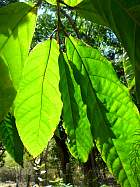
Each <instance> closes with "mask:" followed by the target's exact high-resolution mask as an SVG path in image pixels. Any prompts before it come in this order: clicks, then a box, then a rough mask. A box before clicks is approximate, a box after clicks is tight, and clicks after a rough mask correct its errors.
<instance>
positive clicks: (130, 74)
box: [123, 57, 135, 90]
mask: <svg viewBox="0 0 140 187" xmlns="http://www.w3.org/2000/svg"><path fill="white" fill-rule="evenodd" d="M123 67H124V72H125V78H126V81H127V85H128V88H129V90H131V89H132V88H133V87H134V86H135V75H134V71H135V70H134V66H133V65H132V63H131V62H130V59H129V58H128V57H124V61H123Z"/></svg>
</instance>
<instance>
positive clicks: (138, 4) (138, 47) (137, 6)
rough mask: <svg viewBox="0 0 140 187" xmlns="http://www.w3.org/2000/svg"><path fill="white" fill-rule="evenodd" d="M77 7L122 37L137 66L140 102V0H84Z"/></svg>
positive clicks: (83, 14) (88, 17)
mask: <svg viewBox="0 0 140 187" xmlns="http://www.w3.org/2000/svg"><path fill="white" fill-rule="evenodd" d="M75 9H76V10H77V11H78V12H79V14H80V15H81V16H83V17H85V18H87V19H88V20H90V21H95V22H97V23H99V24H102V25H105V26H107V27H109V28H111V29H112V30H113V32H114V33H115V34H116V35H117V37H118V38H119V39H120V41H121V42H122V44H123V45H124V47H125V49H126V51H127V52H128V55H129V57H130V61H131V62H132V63H133V65H134V67H135V76H136V89H137V96H138V101H139V102H140V81H139V80H140V1H139V0H135V1H130V0H118V1H117V0H106V1H104V0H84V1H83V2H82V3H80V4H79V5H78V6H77V7H75Z"/></svg>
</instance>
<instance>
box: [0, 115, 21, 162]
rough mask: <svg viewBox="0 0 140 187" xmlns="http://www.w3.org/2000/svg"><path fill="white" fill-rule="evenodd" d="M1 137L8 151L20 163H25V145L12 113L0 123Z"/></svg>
mask: <svg viewBox="0 0 140 187" xmlns="http://www.w3.org/2000/svg"><path fill="white" fill-rule="evenodd" d="M0 137H1V139H2V142H3V145H4V146H5V147H6V151H7V152H8V153H9V154H10V155H11V156H12V157H13V158H14V160H15V161H16V162H17V163H18V164H20V165H23V151H24V146H23V143H22V142H21V139H20V137H19V135H18V132H17V129H16V124H15V118H14V117H13V116H12V115H11V114H10V113H9V114H8V115H7V116H6V118H5V119H4V120H3V121H2V122H1V123H0Z"/></svg>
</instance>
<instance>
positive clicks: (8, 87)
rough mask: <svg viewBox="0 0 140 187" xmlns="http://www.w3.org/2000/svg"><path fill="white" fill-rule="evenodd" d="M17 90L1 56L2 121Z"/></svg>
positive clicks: (0, 119)
mask: <svg viewBox="0 0 140 187" xmlns="http://www.w3.org/2000/svg"><path fill="white" fill-rule="evenodd" d="M15 96H16V91H15V89H14V87H13V84H12V81H11V79H10V76H9V72H8V68H7V66H6V65H5V64H4V62H3V60H2V59H1V57H0V122H1V121H2V120H3V118H4V116H5V115H6V114H7V113H8V111H9V109H10V107H11V105H12V104H13V101H14V98H15Z"/></svg>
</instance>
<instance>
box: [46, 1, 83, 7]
mask: <svg viewBox="0 0 140 187" xmlns="http://www.w3.org/2000/svg"><path fill="white" fill-rule="evenodd" d="M46 1H47V2H48V3H50V4H52V5H57V0H46ZM82 1H83V0H64V1H62V2H64V3H65V4H67V5H69V6H72V7H74V6H76V5H78V4H79V3H81V2H82ZM60 3H61V2H60ZM61 5H63V3H62V4H61Z"/></svg>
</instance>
